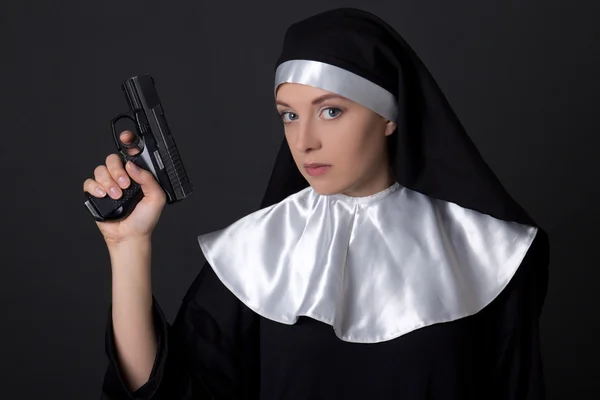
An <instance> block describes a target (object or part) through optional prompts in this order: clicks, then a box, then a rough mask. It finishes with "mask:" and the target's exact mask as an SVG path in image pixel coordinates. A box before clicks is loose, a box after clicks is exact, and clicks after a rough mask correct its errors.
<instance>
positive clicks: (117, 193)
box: [94, 165, 123, 199]
mask: <svg viewBox="0 0 600 400" xmlns="http://www.w3.org/2000/svg"><path fill="white" fill-rule="evenodd" d="M94 178H95V179H96V181H97V182H98V183H99V184H100V185H101V186H102V188H103V189H104V190H105V191H106V193H108V195H109V196H110V197H112V198H113V199H118V198H120V197H121V195H122V194H123V192H122V191H121V189H120V188H119V185H118V184H117V182H115V180H114V179H113V178H112V176H111V174H110V172H108V168H106V166H104V165H99V166H98V167H96V169H95V170H94Z"/></svg>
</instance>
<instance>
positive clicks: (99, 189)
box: [96, 188, 106, 196]
mask: <svg viewBox="0 0 600 400" xmlns="http://www.w3.org/2000/svg"><path fill="white" fill-rule="evenodd" d="M96 193H98V195H99V196H106V192H105V191H104V189H102V188H97V189H96Z"/></svg>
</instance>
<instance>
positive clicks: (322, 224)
mask: <svg viewBox="0 0 600 400" xmlns="http://www.w3.org/2000/svg"><path fill="white" fill-rule="evenodd" d="M536 233H537V228H535V227H531V226H525V225H520V224H517V223H509V222H505V221H502V220H498V219H496V218H493V217H491V216H488V215H485V214H481V213H479V212H476V211H473V210H469V209H465V208H462V207H460V206H458V205H456V204H453V203H449V202H445V201H441V200H437V199H432V198H430V197H427V196H425V195H423V194H420V193H418V192H415V191H412V190H410V189H408V188H404V187H402V186H401V185H399V184H398V183H395V184H394V185H393V186H391V187H389V188H388V189H386V190H384V191H382V192H379V193H376V194H374V195H371V196H368V197H360V198H355V197H349V196H346V195H342V194H338V195H333V196H322V195H319V194H317V193H315V192H314V191H313V189H312V188H311V187H308V188H306V189H304V190H302V191H300V192H298V193H295V194H293V195H291V196H289V197H288V198H286V199H284V200H283V201H281V202H279V203H277V204H275V205H272V206H270V207H267V208H264V209H261V210H259V211H256V212H254V213H252V214H249V215H247V216H245V217H244V218H241V219H240V220H238V221H236V222H234V223H233V224H231V225H230V226H228V227H227V228H225V229H222V230H219V231H216V232H211V233H208V234H205V235H201V236H199V237H198V242H199V244H200V246H201V248H202V251H203V253H204V255H205V257H206V259H207V261H208V262H209V263H210V265H211V266H212V268H213V269H214V271H215V273H216V274H217V276H218V277H219V278H220V279H221V281H222V282H223V284H224V285H225V286H226V287H227V288H229V289H230V290H231V292H232V293H233V294H234V295H235V296H237V297H238V298H239V299H240V301H242V302H243V303H244V304H246V305H247V306H248V307H249V308H250V309H252V310H254V311H255V312H256V313H258V314H260V315H262V316H263V317H265V318H268V319H271V320H274V321H277V322H280V323H284V324H293V323H295V322H296V320H297V319H298V317H300V316H308V317H311V318H314V319H316V320H319V321H322V322H324V323H327V324H329V325H331V326H332V327H333V329H334V330H335V333H336V335H337V336H338V337H339V338H340V339H342V340H345V341H349V342H360V343H375V342H380V341H384V340H389V339H393V338H396V337H398V336H400V335H403V334H406V333H408V332H411V331H413V330H415V329H418V328H421V327H424V326H427V325H431V324H435V323H439V322H447V321H452V320H456V319H458V318H462V317H466V316H469V315H472V314H475V313H477V312H478V311H480V310H481V309H482V308H484V307H485V306H486V305H487V304H489V303H490V302H491V301H492V300H493V299H494V298H495V297H496V296H498V294H499V293H500V292H501V291H502V290H503V289H504V287H506V285H507V284H508V283H509V281H510V279H511V278H512V276H513V275H514V273H515V272H516V270H517V269H518V267H519V265H520V263H521V261H522V260H523V258H524V256H525V254H526V252H527V250H528V249H529V247H530V245H531V243H532V241H533V239H534V237H535V235H536Z"/></svg>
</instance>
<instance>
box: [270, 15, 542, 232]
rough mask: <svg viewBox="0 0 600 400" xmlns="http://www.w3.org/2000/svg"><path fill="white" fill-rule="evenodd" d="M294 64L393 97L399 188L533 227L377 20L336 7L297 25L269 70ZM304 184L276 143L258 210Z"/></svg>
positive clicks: (409, 55)
mask: <svg viewBox="0 0 600 400" xmlns="http://www.w3.org/2000/svg"><path fill="white" fill-rule="evenodd" d="M294 59H306V60H314V61H321V62H325V63H329V64H332V65H335V66H337V67H340V68H344V69H346V70H349V71H351V72H353V73H355V74H358V75H360V76H362V77H364V78H366V79H368V80H370V81H372V82H374V83H376V84H378V85H379V86H382V87H383V88H385V89H387V90H388V91H389V92H391V93H393V94H394V95H395V97H396V100H397V103H398V118H397V120H396V123H397V125H398V128H397V129H396V132H394V133H393V134H392V135H390V136H389V147H388V148H389V151H390V156H391V157H390V159H391V162H392V165H393V171H394V173H395V174H396V178H397V180H398V182H399V183H400V184H401V185H403V186H405V187H407V188H409V189H412V190H415V191H417V192H420V193H422V194H425V195H428V196H431V197H434V198H437V199H441V200H446V201H449V202H453V203H456V204H458V205H460V206H462V207H465V208H469V209H473V210H476V211H479V212H482V213H485V214H488V215H491V216H493V217H496V218H499V219H502V220H506V221H514V222H519V223H523V224H528V225H534V226H535V223H534V222H533V220H532V219H531V218H530V216H529V215H528V214H527V212H526V211H525V210H524V209H523V208H522V207H521V206H520V205H519V204H518V203H517V202H516V201H515V200H514V199H513V198H512V197H511V196H510V194H509V193H508V192H507V191H506V190H505V188H504V187H503V186H502V184H501V183H500V181H499V179H498V178H497V177H496V175H495V174H494V172H493V171H492V170H491V169H490V168H489V166H488V165H487V164H486V162H485V161H484V160H483V158H482V157H481V155H480V154H479V152H478V150H477V149H476V147H475V145H474V143H473V142H472V141H471V139H470V138H469V136H468V135H467V133H466V132H465V129H464V127H463V126H462V124H461V122H460V121H459V119H458V118H457V116H456V115H455V113H454V111H453V110H452V108H451V107H450V104H449V103H448V101H447V99H446V97H445V96H444V94H443V93H442V91H441V90H440V88H439V86H438V85H437V83H436V81H435V80H434V78H433V77H432V75H431V74H430V73H429V71H428V70H427V68H426V67H425V65H424V64H423V63H422V61H421V60H420V59H419V57H418V56H417V55H416V54H415V52H414V51H413V50H412V48H411V47H410V46H409V45H408V44H407V43H406V41H405V40H404V39H403V38H402V37H401V36H400V35H399V34H398V32H396V31H395V30H394V29H393V28H392V27H391V26H390V25H389V24H387V23H386V22H384V21H383V20H382V19H380V18H379V17H377V16H375V15H373V14H371V13H369V12H366V11H363V10H359V9H354V8H339V9H334V10H330V11H326V12H323V13H320V14H317V15H315V16H312V17H310V18H307V19H305V20H302V21H300V22H297V23H295V24H293V25H291V26H290V27H289V28H288V30H287V32H286V34H285V37H284V43H283V49H282V52H281V55H280V57H279V59H278V60H277V64H276V66H278V65H280V64H281V63H283V62H285V61H288V60H294ZM307 186H308V183H307V181H306V180H305V179H304V177H303V176H302V174H301V173H300V172H299V171H298V169H297V167H296V165H295V163H294V160H293V158H292V155H291V152H290V150H289V147H288V145H287V143H286V141H285V139H284V140H283V142H282V144H281V147H280V149H279V153H278V155H277V158H276V161H275V165H274V168H273V170H272V173H271V177H270V180H269V183H268V187H267V189H266V193H265V195H264V197H263V200H262V203H261V208H262V207H266V206H269V205H272V204H274V203H277V202H279V201H281V200H283V199H284V198H285V197H287V196H289V195H291V194H293V193H295V192H297V191H299V190H301V189H304V188H305V187H307Z"/></svg>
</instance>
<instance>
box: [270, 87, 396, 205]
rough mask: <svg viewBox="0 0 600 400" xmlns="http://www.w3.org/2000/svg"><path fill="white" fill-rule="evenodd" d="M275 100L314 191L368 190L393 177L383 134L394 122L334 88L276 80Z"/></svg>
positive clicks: (383, 185) (358, 192)
mask: <svg viewBox="0 0 600 400" xmlns="http://www.w3.org/2000/svg"><path fill="white" fill-rule="evenodd" d="M276 105H277V111H278V112H279V114H281V118H282V120H283V123H284V129H285V136H286V139H287V143H288V145H289V147H290V150H291V152H292V155H293V157H294V161H295V162H296V165H297V167H298V169H299V170H300V172H301V173H302V175H303V176H304V177H305V178H306V180H307V181H308V183H309V184H310V185H311V186H312V187H313V189H314V190H315V191H316V192H317V193H319V194H322V195H329V194H337V193H344V194H347V195H349V196H368V195H370V194H373V193H377V192H379V191H381V190H384V189H386V188H387V187H389V185H390V184H391V183H392V182H393V180H392V179H393V177H392V176H391V172H390V170H389V168H388V158H387V151H386V136H388V135H390V134H392V133H393V132H394V130H395V129H396V125H395V123H393V122H390V121H387V120H385V119H384V118H383V117H381V116H380V115H379V114H377V113H375V112H373V111H371V110H370V109H368V108H366V107H364V106H362V105H360V104H358V103H355V102H353V101H351V100H348V99H345V98H343V97H340V96H338V95H335V94H334V93H331V92H328V91H325V90H322V89H319V88H315V87H312V86H307V85H302V84H296V83H285V84H283V85H281V86H279V88H278V90H277V98H276ZM311 164H312V166H311Z"/></svg>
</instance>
